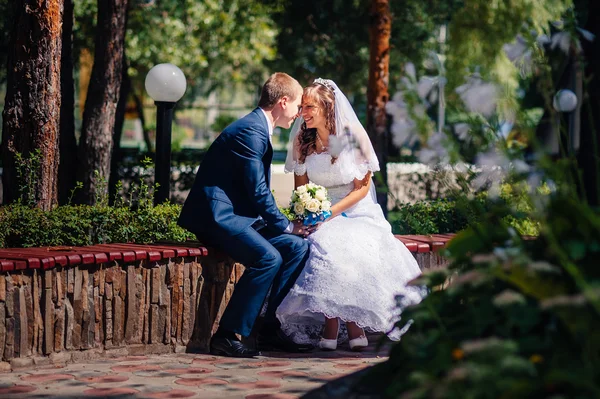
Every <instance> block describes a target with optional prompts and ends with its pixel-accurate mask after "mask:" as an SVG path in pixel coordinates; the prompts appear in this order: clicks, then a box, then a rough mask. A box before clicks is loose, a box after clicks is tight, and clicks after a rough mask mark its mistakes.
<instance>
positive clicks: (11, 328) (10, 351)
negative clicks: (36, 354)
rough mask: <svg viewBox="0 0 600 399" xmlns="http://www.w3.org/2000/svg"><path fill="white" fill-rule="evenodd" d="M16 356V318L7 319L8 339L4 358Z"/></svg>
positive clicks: (8, 358)
mask: <svg viewBox="0 0 600 399" xmlns="http://www.w3.org/2000/svg"><path fill="white" fill-rule="evenodd" d="M13 357H15V318H14V317H9V318H7V319H6V341H5V344H4V360H7V361H8V360H11V359H12V358H13Z"/></svg>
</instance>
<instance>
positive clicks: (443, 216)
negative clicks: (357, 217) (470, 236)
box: [388, 200, 478, 234]
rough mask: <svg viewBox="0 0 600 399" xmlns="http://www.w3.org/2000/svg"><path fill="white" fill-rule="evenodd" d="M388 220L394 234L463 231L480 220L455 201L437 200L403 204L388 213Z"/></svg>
mask: <svg viewBox="0 0 600 399" xmlns="http://www.w3.org/2000/svg"><path fill="white" fill-rule="evenodd" d="M388 221H389V222H390V224H391V225H392V231H393V232H394V234H444V233H456V232H458V231H461V230H463V229H465V228H466V227H467V226H468V225H469V224H470V223H475V222H477V221H478V220H477V217H476V215H474V214H472V213H470V214H469V213H467V212H466V211H465V212H463V211H461V209H460V207H459V206H458V205H457V203H456V202H454V201H448V200H437V201H422V202H417V203H415V204H404V205H401V206H400V207H399V208H397V209H395V210H393V211H391V212H389V213H388Z"/></svg>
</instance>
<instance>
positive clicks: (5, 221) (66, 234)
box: [0, 204, 194, 247]
mask: <svg viewBox="0 0 600 399" xmlns="http://www.w3.org/2000/svg"><path fill="white" fill-rule="evenodd" d="M180 211H181V206H179V205H172V204H163V205H158V206H156V207H146V208H139V209H131V208H128V207H109V206H86V205H78V206H70V205H67V206H60V207H57V208H55V209H54V210H52V211H48V212H44V211H42V210H40V209H38V208H28V207H25V206H22V205H9V206H3V207H0V247H43V246H58V245H73V246H82V245H92V244H100V243H111V242H131V243H140V244H143V243H152V242H156V241H159V240H175V241H184V240H186V239H187V238H194V236H193V235H192V234H191V233H189V232H188V231H186V230H184V229H182V228H181V227H179V226H178V225H177V218H178V217H179V213H180Z"/></svg>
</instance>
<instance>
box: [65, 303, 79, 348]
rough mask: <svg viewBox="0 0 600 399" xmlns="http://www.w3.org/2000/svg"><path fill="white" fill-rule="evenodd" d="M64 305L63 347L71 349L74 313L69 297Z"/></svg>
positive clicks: (73, 345) (72, 346) (72, 345)
mask: <svg viewBox="0 0 600 399" xmlns="http://www.w3.org/2000/svg"><path fill="white" fill-rule="evenodd" d="M64 305H65V349H68V350H72V349H73V348H74V347H75V344H74V342H73V337H74V336H75V334H74V328H75V324H76V323H75V313H74V311H73V306H72V305H71V301H70V300H69V298H66V299H65V301H64Z"/></svg>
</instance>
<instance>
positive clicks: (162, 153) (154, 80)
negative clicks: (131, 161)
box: [145, 64, 187, 205]
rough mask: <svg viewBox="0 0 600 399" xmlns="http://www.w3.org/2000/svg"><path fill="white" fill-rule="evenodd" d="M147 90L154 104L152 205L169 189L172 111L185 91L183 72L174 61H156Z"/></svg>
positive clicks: (167, 192)
mask: <svg viewBox="0 0 600 399" xmlns="http://www.w3.org/2000/svg"><path fill="white" fill-rule="evenodd" d="M145 86H146V92H148V95H149V96H150V97H151V98H152V99H153V100H154V104H156V153H155V155H154V181H155V182H156V183H158V188H157V189H156V191H155V192H154V204H155V205H158V204H160V203H162V202H165V201H167V200H168V199H169V197H170V191H171V130H172V127H173V110H174V108H175V105H176V104H177V101H179V100H180V99H181V97H183V95H184V94H185V89H186V87H187V84H186V80H185V75H184V74H183V72H182V71H181V69H179V68H178V67H177V66H175V65H173V64H158V65H156V66H154V67H153V68H152V69H150V71H149V72H148V75H146V82H145Z"/></svg>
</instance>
